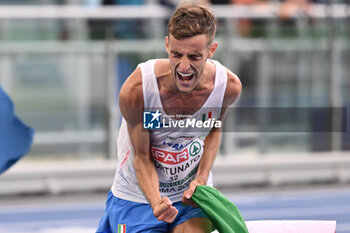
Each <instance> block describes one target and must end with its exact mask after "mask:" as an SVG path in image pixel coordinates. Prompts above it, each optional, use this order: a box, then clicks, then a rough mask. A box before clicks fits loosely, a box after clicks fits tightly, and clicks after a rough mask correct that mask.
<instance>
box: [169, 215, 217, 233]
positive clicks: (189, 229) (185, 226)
mask: <svg viewBox="0 0 350 233" xmlns="http://www.w3.org/2000/svg"><path fill="white" fill-rule="evenodd" d="M211 227H212V224H211V221H210V220H209V219H208V218H191V219H189V220H187V221H185V222H183V223H181V224H180V225H177V226H176V227H174V229H173V230H172V231H171V233H210V232H211Z"/></svg>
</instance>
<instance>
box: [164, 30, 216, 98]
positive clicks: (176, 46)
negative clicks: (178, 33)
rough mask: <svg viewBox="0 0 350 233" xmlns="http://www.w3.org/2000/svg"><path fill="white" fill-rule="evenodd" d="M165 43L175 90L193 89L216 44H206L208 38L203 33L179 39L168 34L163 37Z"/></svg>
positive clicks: (185, 90)
mask: <svg viewBox="0 0 350 233" xmlns="http://www.w3.org/2000/svg"><path fill="white" fill-rule="evenodd" d="M165 43H166V49H167V53H168V54H169V61H170V69H171V73H172V76H173V80H174V83H175V88H176V91H178V92H182V93H189V92H191V91H193V90H194V89H195V88H196V87H197V85H198V83H199V81H200V77H201V75H202V74H203V71H204V68H205V65H206V61H207V59H208V58H210V57H212V56H213V54H214V52H215V50H216V47H217V44H216V43H213V44H212V45H208V38H207V37H206V36H205V35H204V34H201V35H196V36H193V37H188V38H184V39H180V40H177V39H175V38H174V37H173V36H172V35H170V37H169V38H168V37H166V38H165Z"/></svg>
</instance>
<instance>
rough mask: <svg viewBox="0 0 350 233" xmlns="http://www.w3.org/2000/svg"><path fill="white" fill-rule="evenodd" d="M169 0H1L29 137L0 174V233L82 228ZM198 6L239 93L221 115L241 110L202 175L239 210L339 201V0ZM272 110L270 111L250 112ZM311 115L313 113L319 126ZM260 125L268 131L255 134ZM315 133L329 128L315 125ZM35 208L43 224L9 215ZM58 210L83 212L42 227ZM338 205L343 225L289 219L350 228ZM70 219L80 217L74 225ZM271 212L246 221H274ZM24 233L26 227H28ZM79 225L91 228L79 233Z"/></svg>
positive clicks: (108, 177) (343, 146)
mask: <svg viewBox="0 0 350 233" xmlns="http://www.w3.org/2000/svg"><path fill="white" fill-rule="evenodd" d="M180 2H181V1H179V0H168V1H166V0H130V1H126V0H0V85H2V86H3V88H4V89H5V90H6V92H7V93H8V94H9V95H10V96H11V98H12V100H13V101H14V104H15V111H16V113H17V115H18V116H19V117H20V118H21V119H22V120H23V121H24V122H25V123H26V124H28V125H30V126H31V127H33V128H34V129H35V130H36V135H35V139H34V145H33V148H32V150H31V152H30V153H29V154H28V155H26V156H25V158H24V159H22V160H21V161H20V162H19V163H18V164H16V165H15V166H14V167H13V168H11V169H10V170H9V171H7V172H6V173H5V174H3V175H2V176H1V177H0V230H1V229H3V232H55V231H52V230H51V231H48V230H45V229H44V228H43V226H48V225H50V224H51V225H50V226H52V227H53V228H55V229H56V230H57V228H58V227H57V224H59V225H72V226H73V228H69V230H67V229H66V230H64V231H62V232H93V230H94V229H95V228H94V226H95V225H97V223H98V218H99V217H100V216H101V214H102V213H103V208H104V207H103V202H104V199H105V197H104V195H105V194H106V193H107V191H108V189H109V188H110V186H111V184H112V180H113V176H114V172H115V167H116V159H117V158H116V137H117V134H118V128H119V124H120V113H119V109H118V92H119V89H120V86H121V85H122V84H123V82H124V81H125V79H126V78H127V77H128V76H129V74H130V73H131V72H132V71H133V70H134V69H135V68H136V66H137V64H139V63H140V62H143V61H146V60H148V59H151V58H155V57H167V54H166V53H165V44H164V37H165V35H166V25H167V20H168V18H169V17H170V15H171V13H172V12H173V10H174V8H175V7H176V5H177V4H179V3H180ZM197 2H198V1H197ZM199 2H201V3H203V4H207V5H208V6H209V7H210V8H211V9H212V11H213V12H214V14H215V15H216V17H217V19H218V28H217V36H216V41H217V42H218V44H219V46H218V50H217V52H216V54H215V57H214V59H217V60H219V61H220V62H221V63H222V64H224V65H225V66H227V67H228V68H230V69H231V70H232V71H233V72H234V73H236V74H237V75H238V77H239V78H240V79H241V82H242V84H243V92H242V95H241V97H240V99H239V101H238V102H237V103H235V105H234V106H233V107H234V108H235V109H243V110H242V111H229V114H228V115H227V116H226V120H225V121H226V122H225V128H224V131H225V133H224V134H223V137H222V144H221V146H220V151H219V154H218V157H217V160H216V163H215V165H214V168H213V170H214V183H215V184H216V187H217V188H219V189H220V190H222V191H223V192H225V193H227V195H229V196H230V197H232V201H234V202H237V203H247V199H246V198H247V196H248V197H250V198H252V199H249V201H251V202H250V203H255V204H257V203H258V200H264V201H266V200H267V199H269V200H270V201H271V203H274V200H276V198H277V199H278V198H282V199H283V200H286V201H287V202H288V201H290V200H291V197H290V196H289V195H295V193H294V191H296V190H300V191H303V192H302V193H303V195H304V194H305V195H306V200H311V199H313V198H312V197H314V196H315V193H316V194H317V195H320V192H321V190H323V191H324V192H326V193H327V195H328V194H329V195H336V196H335V197H334V196H332V197H333V199H332V200H338V201H339V200H343V199H341V198H339V196H337V195H339V192H340V193H342V194H344V192H346V195H344V197H347V196H350V195H348V194H350V192H349V187H350V156H349V150H350V131H349V129H350V126H349V120H350V113H349V109H348V108H349V106H350V77H349V74H350V62H349V61H350V2H349V1H348V0H216V1H214V0H212V1H199ZM130 94H131V95H132V93H130ZM276 108H277V109H282V110H281V111H277V113H276V112H273V111H270V110H268V111H267V112H264V113H263V114H260V112H259V111H256V109H276ZM244 109H248V110H249V109H250V110H251V109H253V111H245V110H244ZM283 109H284V110H285V109H287V110H288V111H284V110H283ZM310 109H316V110H317V109H318V110H319V109H322V110H325V111H326V113H327V116H328V117H326V119H325V118H324V117H320V115H319V114H317V111H310ZM291 110H292V111H291ZM293 110H296V111H295V112H296V114H291V113H293ZM339 110H340V111H339ZM307 113H308V114H311V115H308V116H307V119H308V120H306V121H304V120H303V119H304V115H305V114H307ZM321 116H324V115H321ZM280 119H283V120H282V121H281V120H280ZM267 122H270V123H271V122H272V123H273V127H272V128H271V127H270V128H269V127H268V129H266V127H265V126H266V124H267ZM300 124H301V125H302V130H298V129H297V128H298V127H299V126H300ZM319 125H329V127H328V128H327V129H326V130H317V129H318V127H319ZM305 190H307V191H305ZM310 190H312V192H311V194H310V192H309V191H310ZM330 190H337V194H334V193H332V194H330ZM304 191H305V192H304ZM323 191H322V192H323ZM322 192H321V193H322ZM255 193H257V196H255ZM261 193H264V194H261ZM298 195H299V194H298ZM300 195H301V194H300ZM303 195H301V196H302V197H305V196H303ZM327 195H326V194H325V195H323V196H322V195H321V196H322V198H323V197H325V198H327V197H329V196H327ZM67 196H69V198H68V197H67ZM72 196H73V197H72ZM286 196H287V197H286ZM293 197H294V196H293ZM259 198H261V199H259ZM299 198H301V197H299ZM322 198H320V200H321V199H322ZM297 199H298V198H296V200H297ZM82 200H83V201H84V202H83V203H82V204H77V203H80V202H81V201H82ZM322 200H323V201H322V202H326V201H325V200H324V199H322ZM344 200H345V199H344ZM344 200H343V203H344ZM41 201H43V203H46V204H51V205H53V204H54V207H52V208H51V207H47V205H43V207H42V208H44V210H42V209H41V210H40V211H43V212H40V211H39V210H37V209H36V212H37V213H39V212H40V213H41V215H39V216H38V217H37V218H34V217H33V218H34V220H33V221H32V222H30V221H29V222H28V221H27V222H26V221H25V220H23V221H24V222H23V221H22V220H21V218H18V219H17V217H14V216H22V215H21V214H23V219H26V218H28V216H34V215H33V213H32V212H31V209H33V208H32V207H33V206H37V205H38V203H41ZM240 201H242V202H240ZM328 201H329V200H328ZM346 201H348V199H346ZM346 201H345V202H346ZM62 203H65V204H66V205H67V206H69V208H68V209H69V210H71V208H74V207H72V206H79V208H82V209H79V208H78V207H77V208H78V209H77V210H76V212H74V211H73V212H69V213H70V214H69V213H68V214H67V213H66V212H64V211H63V213H62V214H61V215H60V216H70V217H67V218H70V219H71V221H64V222H63V223H62V221H61V222H60V221H55V220H52V219H50V221H51V222H50V224H47V222H45V221H46V220H43V219H45V217H47V216H49V215H48V214H47V213H48V212H50V211H52V212H55V213H57V212H59V211H62V209H60V210H59V211H58V210H57V208H58V207H57V206H59V205H61V204H62ZM67 203H68V204H67ZM72 203H74V204H72ZM87 203H88V204H87ZM305 203H310V202H309V201H306V202H305ZM330 203H331V202H330ZM347 203H350V201H349V202H347ZM62 205H63V204H62ZM252 205H253V204H252ZM315 205H316V204H315ZM317 205H319V203H317ZM337 205H341V203H338V204H334V205H331V206H332V207H334V208H335V207H336V206H337ZM23 206H27V207H28V206H29V207H28V209H26V208H23ZM82 206H84V207H82ZM87 206H88V207H87ZM257 206H259V205H258V204H257ZM280 206H283V204H282V202H281V203H280ZM18 207H20V208H18ZM347 207H349V208H346V210H344V211H345V212H344V211H343V212H342V213H341V214H340V215H339V216H344V215H346V216H348V217H349V218H348V219H346V220H345V219H343V218H341V217H339V216H338V215H335V216H334V217H333V215H329V216H327V215H326V216H323V217H320V216H310V215H306V216H305V215H302V216H296V217H295V218H296V219H302V218H305V219H310V218H315V219H333V220H334V219H337V220H338V223H339V221H340V223H341V224H340V226H341V227H340V228H338V230H337V232H349V231H350V206H347ZM35 208H36V207H35ZM35 208H34V209H35ZM50 208H51V209H50ZM55 208H56V209H55ZM62 208H63V207H62ZM263 208H266V207H263ZM286 208H289V207H286ZM17 209H26V210H24V213H22V212H18V210H17ZM63 209H64V210H66V208H63ZM335 209H341V208H335ZM89 211H90V212H89ZM308 211H309V212H313V213H319V212H322V211H320V210H317V209H315V210H308ZM323 211H324V212H325V213H327V209H323ZM43 213H44V214H43ZM78 213H79V214H78ZM82 213H85V215H84V214H83V216H88V217H87V218H85V219H81V218H79V217H81V216H82ZM89 213H90V214H91V215H89ZM244 213H245V212H243V214H244ZM276 213H277V214H276V216H275V217H274V216H273V215H272V216H270V215H265V214H262V215H261V216H255V215H254V216H255V217H247V218H248V219H264V216H267V217H266V218H268V219H271V218H274V219H276V218H277V219H278V217H281V216H282V217H281V218H283V215H281V214H278V213H279V212H278V211H277V212H276ZM26 214H27V215H26ZM43 216H44V217H43ZM77 216H79V217H77ZM92 216H93V217H92ZM247 216H248V215H247ZM75 217H76V218H77V224H76V225H74V224H73V222H74V221H72V219H75ZM289 217H290V216H289ZM47 218H49V217H47ZM52 218H53V219H57V218H60V217H57V215H53V216H52ZM338 218H339V219H338ZM1 219H3V220H1ZM16 219H17V220H16ZM29 219H30V218H29ZM91 219H93V221H91ZM285 219H289V218H288V216H287V217H285ZM47 221H49V220H47ZM33 222H35V224H37V225H35V224H34V223H33ZM11 223H13V225H11ZM26 224H27V225H26ZM33 224H34V225H35V226H36V227H37V228H35V227H33V228H30V227H29V226H34V225H33ZM55 224H56V225H55ZM89 224H90V225H89ZM15 225H16V227H14V226H15ZM81 225H84V226H90V227H91V228H90V229H89V230H87V229H85V230H84V229H83V230H81V229H80V228H79V227H81ZM91 225H92V226H91ZM18 226H20V227H18ZM40 226H41V228H40ZM74 226H78V228H79V229H78V228H74ZM338 226H339V225H338ZM4 229H6V230H4ZM30 229H31V230H30ZM91 229H92V230H91ZM342 230H343V231H342Z"/></svg>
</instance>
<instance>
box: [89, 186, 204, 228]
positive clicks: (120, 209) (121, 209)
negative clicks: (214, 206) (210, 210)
mask: <svg viewBox="0 0 350 233" xmlns="http://www.w3.org/2000/svg"><path fill="white" fill-rule="evenodd" d="M173 206H175V207H176V209H177V210H178V211H179V213H178V215H177V216H176V218H175V220H174V222H172V223H166V222H162V221H159V220H158V219H157V218H156V217H155V216H154V215H153V210H152V208H151V206H150V205H149V204H144V203H138V202H132V201H127V200H124V199H120V198H118V197H115V196H114V195H113V194H112V192H111V191H109V193H108V196H107V202H106V210H105V213H104V215H103V216H102V218H101V221H100V224H99V226H98V228H97V230H96V233H124V232H126V233H129V232H130V233H137V232H142V233H147V232H152V233H155V232H168V231H171V230H172V229H173V228H174V227H175V226H177V225H179V224H181V223H183V222H185V221H187V220H189V219H191V218H207V216H206V215H205V214H204V212H202V210H201V209H200V208H194V207H191V206H183V204H182V203H181V202H176V203H173ZM118 229H119V231H118ZM123 229H126V231H123Z"/></svg>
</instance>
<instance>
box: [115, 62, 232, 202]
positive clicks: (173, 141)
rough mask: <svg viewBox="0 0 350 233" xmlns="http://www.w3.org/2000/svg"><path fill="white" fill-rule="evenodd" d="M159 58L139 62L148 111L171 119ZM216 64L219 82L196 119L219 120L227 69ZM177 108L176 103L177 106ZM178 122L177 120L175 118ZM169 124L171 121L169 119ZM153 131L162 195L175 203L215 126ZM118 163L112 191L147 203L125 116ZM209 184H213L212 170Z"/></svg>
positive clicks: (153, 145) (195, 115) (216, 81)
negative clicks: (159, 74)
mask: <svg viewBox="0 0 350 233" xmlns="http://www.w3.org/2000/svg"><path fill="white" fill-rule="evenodd" d="M156 61H157V60H155V59H154V60H149V61H147V62H145V63H141V64H140V65H139V67H140V69H141V73H142V89H143V98H144V107H145V111H154V110H155V109H157V110H159V112H160V113H161V114H162V117H163V119H164V118H165V119H171V116H168V115H166V113H165V112H164V110H163V108H162V103H161V99H160V94H159V88H158V83H157V79H156V76H155V73H154V66H155V63H156ZM210 61H211V62H213V63H214V64H215V66H216V75H215V85H214V88H213V90H212V92H211V93H210V95H209V97H208V98H207V100H206V101H205V103H204V104H203V106H202V107H201V108H200V109H199V110H198V111H197V112H196V113H194V114H193V115H192V118H191V119H195V120H196V121H203V120H207V119H208V118H212V119H219V117H220V114H221V106H222V101H223V98H224V94H225V90H226V84H227V71H226V69H225V67H223V66H222V65H221V64H220V63H219V62H218V61H214V60H210ZM174 107H175V106H174ZM174 121H176V120H174ZM165 123H167V122H165ZM164 126H166V125H163V127H161V128H160V129H151V130H150V140H151V151H152V156H153V159H154V163H155V167H156V170H157V173H158V176H159V191H160V194H161V196H162V197H163V196H168V197H169V198H170V200H171V201H172V202H178V201H181V200H182V195H183V192H184V191H185V190H186V189H188V187H189V184H190V182H191V181H192V180H193V179H194V178H195V176H196V172H197V169H198V164H199V161H200V159H201V157H202V154H203V148H204V139H205V137H206V136H207V135H208V133H209V132H210V130H211V128H210V127H209V128H204V129H202V130H193V129H192V130H187V129H186V128H185V127H184V128H179V127H176V128H174V127H169V126H168V127H164ZM117 146H118V165H117V171H116V174H115V178H114V182H113V186H112V189H111V190H112V192H113V194H114V195H115V196H117V197H119V198H122V199H125V200H129V201H134V202H140V203H147V199H146V198H145V196H144V194H143V192H142V189H141V187H140V186H139V184H138V181H137V176H136V172H135V169H134V166H133V161H134V151H133V147H132V144H131V141H130V137H129V133H128V129H127V123H126V121H125V119H124V118H123V119H122V124H121V128H120V130H119V136H118V141H117ZM207 185H212V177H211V173H210V175H209V178H208V182H207Z"/></svg>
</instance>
